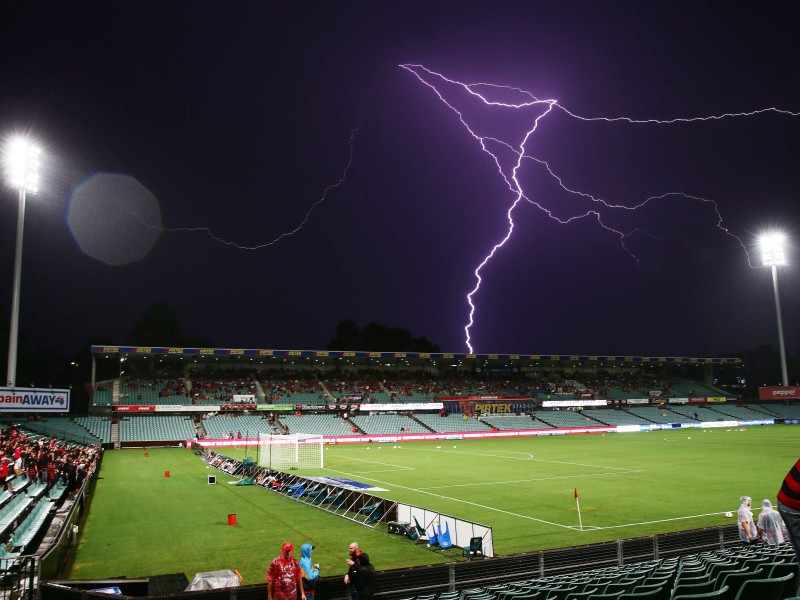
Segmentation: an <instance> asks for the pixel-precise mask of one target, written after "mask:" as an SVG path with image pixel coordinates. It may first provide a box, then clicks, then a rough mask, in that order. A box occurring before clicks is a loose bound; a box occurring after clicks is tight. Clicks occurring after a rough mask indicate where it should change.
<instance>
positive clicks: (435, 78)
mask: <svg viewBox="0 0 800 600" xmlns="http://www.w3.org/2000/svg"><path fill="white" fill-rule="evenodd" d="M399 66H400V67H401V68H402V69H405V70H406V71H408V72H409V73H411V74H412V75H414V76H415V77H416V78H417V79H418V80H419V81H420V82H421V83H422V84H424V85H425V86H427V87H428V88H430V89H431V90H432V91H433V92H434V94H436V96H437V97H438V98H439V100H440V101H441V102H442V103H443V104H444V105H445V106H447V107H448V108H449V109H450V110H451V111H453V112H454V113H455V114H456V115H457V117H458V120H459V121H460V122H461V125H462V126H463V127H464V128H465V129H466V130H467V132H468V133H469V134H470V135H471V136H472V137H473V138H474V139H475V141H477V142H478V144H479V145H480V147H481V150H482V151H483V152H485V153H486V154H487V155H489V157H490V158H491V160H492V161H493V162H494V165H495V167H496V168H497V172H498V174H499V175H500V177H501V178H502V179H503V181H504V182H505V184H506V186H507V187H508V189H509V191H510V192H511V194H512V196H513V202H512V203H511V205H510V207H509V208H508V210H507V211H506V221H507V229H506V233H505V235H504V236H503V237H502V238H501V239H500V240H499V241H498V242H496V243H495V244H494V245H493V246H492V248H491V250H490V251H489V252H488V254H486V256H485V257H484V258H483V260H482V261H481V262H480V263H479V264H478V266H477V267H476V268H475V270H474V271H473V274H474V276H475V285H474V286H473V288H472V289H471V290H469V292H468V293H467V294H466V301H467V305H468V306H469V313H468V319H467V324H466V325H465V326H464V335H465V340H464V341H465V343H466V346H467V349H468V351H469V352H470V353H473V352H474V350H473V347H472V338H471V335H470V332H471V330H472V328H473V326H474V325H475V312H476V310H477V308H476V305H475V296H476V294H477V293H478V291H479V290H480V288H481V283H482V282H483V279H482V277H481V272H482V270H483V269H484V267H486V265H488V264H489V262H491V260H492V259H493V258H494V256H495V255H496V254H497V252H499V251H500V250H501V249H502V248H503V246H505V245H506V243H507V242H508V241H509V240H510V239H511V236H512V235H513V233H514V211H515V209H516V208H517V207H518V206H519V204H520V203H522V202H526V203H528V204H530V205H532V206H534V207H536V208H537V209H539V210H540V211H542V212H544V213H545V214H546V215H547V216H548V217H549V218H550V219H553V220H554V221H557V222H558V223H561V224H569V223H572V222H573V221H577V220H579V219H586V218H589V219H593V220H594V221H595V222H596V223H597V225H598V226H599V227H601V228H602V229H603V230H605V231H607V232H608V233H609V234H611V235H613V236H615V237H617V238H618V240H619V243H620V246H621V248H622V249H623V250H624V251H625V252H626V253H627V254H628V255H629V256H630V257H631V259H632V260H634V261H635V262H636V263H637V264H639V259H638V258H637V257H636V255H635V254H634V252H633V251H632V250H631V249H630V248H628V246H626V244H625V240H626V238H627V237H629V236H630V235H632V234H634V233H645V234H647V232H645V231H643V230H641V229H638V228H636V229H632V230H630V231H627V232H626V231H621V230H619V229H617V228H614V227H612V226H610V225H608V224H607V223H605V222H604V220H603V216H602V214H601V210H624V211H636V210H638V209H640V208H643V207H644V206H646V205H648V204H650V203H651V202H656V201H659V200H666V199H679V198H683V199H686V200H689V201H693V202H700V203H703V204H707V205H709V206H711V207H712V209H713V211H714V213H715V214H716V218H717V221H716V227H717V228H718V229H719V230H721V231H722V232H723V233H724V234H725V235H727V236H730V237H732V238H734V239H735V240H736V241H737V243H738V244H739V245H740V246H741V247H742V249H743V250H744V252H745V255H746V256H747V261H748V264H749V265H750V267H751V268H754V265H753V264H752V262H751V260H750V255H749V253H748V251H747V247H746V246H745V244H744V242H743V241H742V240H741V238H739V237H737V236H736V235H735V234H733V233H732V232H731V231H730V230H729V229H728V228H727V227H725V226H724V224H723V218H722V214H721V212H720V210H719V205H718V204H717V202H716V201H714V200H710V199H708V198H701V197H699V196H694V195H690V194H686V193H684V192H666V193H662V194H659V195H653V196H650V197H648V198H645V199H644V200H642V201H640V202H638V203H637V204H634V205H632V206H628V205H625V204H620V203H612V202H610V201H607V200H604V199H603V198H600V197H596V196H594V195H592V194H589V193H587V192H584V191H579V190H576V189H573V188H572V187H571V186H569V185H567V183H565V181H564V179H563V178H562V177H561V176H559V175H558V174H557V173H556V172H555V171H554V170H553V168H552V167H551V166H550V165H549V164H548V163H547V162H546V161H545V160H543V159H542V158H539V157H536V156H534V155H533V154H531V153H529V152H528V150H527V146H528V142H529V140H530V139H531V138H532V137H533V135H534V134H535V132H536V130H537V128H538V126H539V122H540V121H541V119H543V118H544V117H546V116H548V115H549V114H550V113H551V112H552V111H554V110H560V111H562V112H563V113H564V114H566V115H568V116H569V117H571V118H573V119H576V120H579V121H584V122H592V121H602V122H606V123H620V122H623V123H627V124H632V125H674V124H687V123H698V122H705V121H720V120H723V119H729V118H741V117H754V116H760V115H764V114H767V113H777V114H780V115H784V116H789V117H797V116H800V112H794V111H789V110H783V109H779V108H774V107H770V108H762V109H758V110H752V111H749V112H738V113H723V114H719V115H709V116H698V117H678V118H672V119H634V118H630V117H625V116H621V117H602V116H601V117H587V116H582V115H579V114H576V113H574V112H572V111H570V110H569V109H567V108H566V107H564V106H563V105H562V104H560V103H559V102H558V101H557V100H554V99H540V98H537V97H536V96H535V95H534V94H532V93H531V92H529V91H527V90H524V89H522V88H519V87H513V86H507V85H498V84H493V83H484V82H479V83H463V82H460V81H456V80H454V79H450V78H448V77H445V76H444V75H442V74H441V73H437V72H435V71H432V70H430V69H428V68H427V67H425V66H424V65H418V64H401V65H399ZM451 91H452V93H453V94H461V95H462V96H463V95H464V94H466V97H465V100H466V106H465V107H462V108H461V109H459V108H457V107H456V105H455V104H454V103H453V102H451V101H449V100H448V99H447V97H448V96H449V95H450V94H449V93H448V92H451ZM498 96H499V97H502V98H506V99H505V100H503V101H501V100H499V99H497V97H498ZM507 98H516V100H515V101H508V100H507ZM481 107H497V108H500V109H508V110H513V111H516V112H517V113H520V114H522V115H523V116H524V115H525V114H526V113H533V114H535V115H536V116H535V117H530V120H529V121H528V122H529V123H530V124H529V125H528V126H527V128H525V129H524V133H523V134H522V136H521V138H520V139H519V140H518V141H517V142H516V143H514V142H509V141H505V140H503V139H500V138H499V137H497V136H493V135H485V134H483V133H482V132H480V131H479V130H478V127H477V126H475V125H470V119H469V117H468V116H467V115H466V113H467V111H468V110H480V109H481ZM526 161H529V162H532V163H534V164H535V165H536V166H538V167H540V168H542V169H543V170H544V171H545V172H546V173H547V175H548V176H549V177H550V178H551V179H552V180H553V181H555V182H556V184H557V185H558V186H559V187H560V188H561V189H562V190H563V191H564V192H566V193H567V194H569V195H571V196H573V197H576V198H578V199H582V200H585V201H588V202H589V203H590V204H589V208H587V209H585V210H583V211H582V212H579V213H577V214H574V215H572V216H570V217H567V218H562V217H558V216H557V215H556V214H555V213H554V212H553V210H552V209H550V208H548V207H546V206H544V205H543V204H542V203H540V202H538V201H537V200H535V199H533V198H531V197H530V196H529V195H527V194H526V193H525V190H524V189H523V186H522V184H521V183H520V180H519V176H518V175H519V171H520V169H521V168H522V166H523V164H524V163H525V162H526ZM648 235H649V234H648Z"/></svg>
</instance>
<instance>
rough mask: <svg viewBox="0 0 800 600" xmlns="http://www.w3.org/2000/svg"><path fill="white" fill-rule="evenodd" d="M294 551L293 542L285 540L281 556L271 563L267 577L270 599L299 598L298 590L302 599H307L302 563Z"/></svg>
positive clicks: (292, 599) (293, 599)
mask: <svg viewBox="0 0 800 600" xmlns="http://www.w3.org/2000/svg"><path fill="white" fill-rule="evenodd" d="M293 553H294V546H293V545H292V542H284V543H283V546H282V547H281V554H280V556H278V557H277V558H275V560H273V561H272V562H271V563H270V565H269V569H267V574H266V577H265V579H266V580H267V599H268V600H297V592H298V590H299V591H300V597H301V598H302V600H306V593H305V592H304V591H303V577H302V574H301V571H300V563H298V562H297V559H295V558H294V556H293Z"/></svg>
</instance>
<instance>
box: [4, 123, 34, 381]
mask: <svg viewBox="0 0 800 600" xmlns="http://www.w3.org/2000/svg"><path fill="white" fill-rule="evenodd" d="M39 152H40V151H39V148H37V147H36V146H35V145H33V144H31V143H30V142H29V141H28V140H26V139H24V138H15V139H13V140H11V142H9V144H8V147H7V148H6V156H5V163H6V178H7V179H8V183H9V185H11V186H12V187H14V188H16V189H17V190H19V212H18V214H17V250H16V254H15V255H14V285H13V296H12V300H11V331H10V333H9V336H8V371H7V373H8V375H7V377H6V384H7V385H8V387H14V385H15V383H16V379H17V341H18V337H19V292H20V285H21V284H20V280H21V278H22V236H23V232H24V228H25V194H26V192H30V193H31V194H35V193H36V192H37V191H38V179H39Z"/></svg>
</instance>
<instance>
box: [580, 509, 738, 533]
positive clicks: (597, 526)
mask: <svg viewBox="0 0 800 600" xmlns="http://www.w3.org/2000/svg"><path fill="white" fill-rule="evenodd" d="M724 514H725V512H724V511H722V512H713V513H705V514H702V515H689V516H686V517H672V518H670V519H657V520H655V521H642V522H640V523H624V524H622V525H603V526H600V525H586V524H584V525H583V528H584V529H592V530H601V529H621V528H623V527H637V526H639V525H655V524H656V523H669V522H671V521H685V520H687V519H699V518H701V517H716V516H718V515H724ZM571 528H572V529H576V530H577V529H578V528H577V527H575V526H573V527H571Z"/></svg>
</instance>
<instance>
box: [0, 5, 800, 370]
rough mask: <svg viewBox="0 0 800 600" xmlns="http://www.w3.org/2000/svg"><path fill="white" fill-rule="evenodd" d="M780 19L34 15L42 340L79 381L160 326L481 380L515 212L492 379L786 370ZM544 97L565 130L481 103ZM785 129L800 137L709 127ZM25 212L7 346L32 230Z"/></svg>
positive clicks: (28, 127)
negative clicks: (525, 371)
mask: <svg viewBox="0 0 800 600" xmlns="http://www.w3.org/2000/svg"><path fill="white" fill-rule="evenodd" d="M754 11H755V9H752V7H750V9H748V10H744V8H741V9H735V8H731V5H728V6H726V5H722V4H719V3H698V2H691V3H690V2H686V3H682V2H679V3H641V2H614V3H598V2H543V1H528V2H499V3H498V2H435V3H430V2H426V3H422V2H404V3H383V2H371V3H368V2H330V3H317V2H315V3H312V2H272V1H269V2H246V3H236V4H235V5H228V4H225V3H210V2H204V3H198V2H189V1H185V2H184V1H179V2H168V3H165V2H154V1H149V0H145V1H140V2H86V3H51V4H49V5H48V4H47V3H44V2H11V3H10V5H9V6H6V7H4V8H3V9H2V14H0V56H3V69H2V72H0V90H1V93H0V135H3V136H6V137H7V136H10V135H11V134H13V133H18V132H30V133H31V134H33V135H34V136H36V138H37V139H38V140H40V142H41V144H42V146H43V148H44V158H43V167H42V191H41V192H40V193H39V194H38V195H36V196H35V197H33V198H29V201H28V205H27V212H26V223H25V251H24V259H23V275H22V277H23V287H22V309H21V314H20V331H21V333H22V334H23V336H24V337H25V339H26V340H27V344H28V346H29V347H32V348H36V347H56V348H59V349H61V350H62V351H65V352H66V351H71V350H77V349H78V347H80V346H81V345H83V344H86V343H90V342H92V343H96V342H98V341H99V340H100V339H103V340H107V341H109V342H119V343H121V342H123V341H125V339H126V338H127V336H128V334H129V333H130V331H131V330H132V328H133V326H134V324H135V323H136V322H137V321H138V320H139V319H140V318H141V317H142V315H143V314H144V311H145V310H146V309H147V308H148V307H149V306H151V305H152V304H153V303H155V302H157V301H160V300H163V301H164V302H166V303H167V304H168V305H170V306H171V307H173V308H174V309H175V310H176V312H177V313H178V315H179V316H180V318H181V320H182V323H183V333H184V334H186V335H196V336H202V337H206V338H209V339H211V340H212V341H213V342H214V344H215V345H217V346H221V347H232V348H238V347H258V348H324V347H326V346H327V343H328V341H329V339H330V338H331V337H332V336H333V335H334V327H335V325H336V324H337V323H338V322H340V321H342V320H343V319H347V318H351V319H353V320H355V321H356V322H357V323H358V324H359V325H361V326H363V325H366V324H367V323H369V322H370V321H377V322H379V323H383V324H386V325H389V326H394V327H404V328H406V329H409V330H410V331H411V332H412V333H413V334H414V335H416V336H425V337H427V338H428V339H429V340H431V341H433V342H435V343H437V344H439V345H440V347H441V348H442V350H443V351H453V352H464V351H466V350H467V349H468V348H467V344H466V341H465V333H464V326H465V325H466V324H467V322H468V320H469V312H470V307H469V305H468V303H467V299H466V294H467V293H468V292H469V291H470V290H472V289H473V288H474V286H475V284H476V279H475V275H474V271H475V268H476V267H477V266H478V265H479V264H480V263H481V261H482V260H483V259H484V258H485V257H486V255H487V254H488V253H489V252H490V251H491V249H492V247H493V246H494V244H496V243H497V242H498V241H500V240H502V239H503V238H504V237H505V236H506V234H507V233H508V220H507V214H508V211H509V209H510V208H511V207H512V205H513V204H514V202H515V200H517V198H518V196H519V194H518V193H517V192H516V191H515V189H514V186H515V185H519V186H520V189H521V190H522V191H523V193H524V198H522V199H521V201H520V202H519V203H518V204H517V205H516V206H515V207H514V209H513V212H512V216H513V220H514V231H513V235H512V236H511V237H510V239H508V241H507V242H506V243H505V245H503V247H502V248H500V249H498V250H497V251H496V253H495V255H494V256H493V258H492V260H491V261H489V262H488V263H487V264H486V265H485V266H484V267H483V268H482V269H481V272H480V274H481V277H482V280H483V281H482V284H481V288H480V290H479V291H478V292H477V293H475V294H474V295H473V301H474V303H475V305H476V310H475V312H474V324H473V326H472V327H471V329H470V337H471V344H472V347H473V349H474V350H475V351H476V352H483V353H488V352H504V353H508V352H520V353H532V354H539V353H541V354H551V353H553V354H616V355H621V354H639V355H647V356H651V355H652V356H671V355H681V356H716V355H718V354H720V353H734V354H735V353H739V352H741V351H743V350H745V349H750V348H754V347H756V346H758V345H760V344H772V345H773V346H775V345H776V344H777V332H776V323H775V307H774V303H773V295H772V281H771V276H770V272H769V270H768V269H765V268H763V267H758V268H755V267H756V266H757V265H758V264H759V258H758V253H757V252H756V250H755V242H756V238H757V236H758V234H759V233H761V232H763V231H765V230H767V229H771V228H780V229H783V230H784V231H785V232H786V233H787V235H788V237H789V240H790V243H792V244H793V246H794V250H793V251H790V264H789V266H788V267H786V268H784V269H782V270H781V272H780V284H781V294H782V296H781V297H782V302H783V312H784V327H785V335H786V344H787V348H788V350H789V352H790V354H797V348H798V346H800V306H798V303H797V302H796V300H795V299H796V298H797V297H798V296H800V278H799V277H798V272H797V267H796V264H797V262H796V256H797V255H798V250H797V246H798V244H800V239H798V236H797V228H798V222H799V221H800V209H799V208H798V206H800V204H799V203H798V194H800V115H799V114H798V113H800V82H799V81H798V75H799V74H800V63H799V61H800V59H799V58H798V57H800V43H798V41H797V24H798V22H800V5H798V4H797V3H788V2H782V3H768V4H767V5H766V6H759V7H758V9H757V12H754ZM401 65H407V66H408V67H407V68H403V67H402V66H401ZM410 65H424V67H425V68H427V69H428V70H430V71H431V72H435V73H439V74H441V75H443V76H444V77H446V78H448V79H450V80H451V82H447V81H445V80H443V79H441V78H438V77H436V76H435V75H433V74H432V73H430V72H428V71H424V70H423V69H422V68H421V67H410ZM415 75H417V76H415ZM418 76H419V78H418ZM426 82H427V83H428V84H430V85H434V86H436V88H437V91H438V92H439V93H441V94H442V98H443V99H444V100H446V101H447V102H448V103H450V104H451V106H452V108H451V107H450V106H448V105H447V104H446V103H445V102H443V100H442V99H440V97H439V96H437V93H436V91H434V90H433V89H432V88H431V87H429V86H428V85H426V84H425V83H426ZM454 82H461V83H465V84H477V83H479V82H481V83H484V84H491V85H480V86H473V87H471V88H469V91H472V92H473V93H474V94H481V96H482V97H478V96H477V95H470V94H469V93H468V90H467V88H464V87H462V86H460V85H457V84H456V83H454ZM534 96H535V98H537V99H539V100H548V101H557V104H558V106H555V105H551V104H548V103H539V104H533V105H530V106H525V107H522V108H512V107H510V106H499V105H497V104H492V105H489V104H486V103H485V102H484V99H485V100H489V101H491V102H493V103H499V102H502V103H505V104H520V103H522V102H531V100H532V97H534ZM559 107H560V108H559ZM769 108H775V109H780V110H782V111H787V112H793V113H794V115H797V116H792V115H791V114H786V113H781V112H777V111H768V112H763V113H758V114H753V115H750V116H743V117H728V118H724V119H711V120H694V119H695V118H698V117H708V116H715V115H722V114H728V113H749V112H752V111H758V110H762V109H769ZM454 109H455V110H457V111H459V113H460V116H459V114H457V113H456V112H455V110H454ZM548 109H551V110H549V112H548ZM570 113H572V115H577V116H579V117H582V118H577V117H576V116H571V114H570ZM537 117H541V118H540V119H539V122H538V125H536V130H535V131H534V132H533V133H531V135H530V136H528V138H527V139H525V134H526V133H527V132H529V131H531V129H532V128H533V126H534V123H535V120H536V118H537ZM599 117H606V118H613V117H628V118H630V119H632V120H637V121H639V120H642V121H668V120H672V119H676V118H686V119H689V122H675V123H671V124H667V123H655V122H649V123H631V122H627V121H614V122H608V121H602V120H593V119H595V118H599ZM461 119H463V122H462V120H461ZM585 119H591V120H585ZM465 124H466V125H467V126H469V128H470V129H471V130H472V132H471V131H469V130H468V129H467V127H466V126H465ZM476 135H477V136H482V139H483V142H484V147H482V146H481V143H479V141H478V139H476V137H474V136H476ZM523 140H525V146H524V150H525V156H524V158H523V159H519V155H518V154H517V153H518V152H519V148H520V144H522V142H523ZM490 153H491V154H490ZM495 157H496V160H495ZM517 162H519V163H520V164H519V167H518V168H517V169H515V168H514V167H515V166H516V164H517ZM545 162H546V166H545V164H544V163H545ZM547 167H549V169H550V171H551V172H552V173H553V174H555V175H557V176H558V178H560V181H561V184H562V185H563V186H564V187H566V188H568V189H569V190H574V191H576V192H581V193H582V194H583V195H578V194H574V193H569V192H568V191H567V190H565V189H564V188H563V187H561V185H559V180H557V179H556V178H555V177H554V176H553V175H551V173H550V172H548V169H547ZM511 175H513V176H514V178H515V179H516V181H514V180H512V179H509V177H510V176H511ZM504 177H505V179H504ZM509 184H511V185H509ZM3 189H4V192H3V194H2V198H3V201H2V202H0V207H1V208H0V211H2V212H0V281H3V282H5V283H4V285H3V286H2V294H1V295H0V315H2V323H3V325H2V327H3V328H5V327H6V326H7V325H6V323H7V319H8V314H9V312H10V304H11V280H12V270H13V256H14V243H15V235H16V233H15V232H16V207H17V202H16V193H15V192H14V191H13V190H11V189H10V188H8V187H6V186H4V188H3ZM589 195H591V197H593V198H594V199H602V200H603V201H604V202H605V204H603V203H600V202H598V201H596V200H593V199H592V198H591V197H590V196H589ZM656 196H663V197H662V198H657V199H653V200H650V201H649V202H647V203H645V204H644V205H643V206H641V207H640V208H638V209H637V210H635V211H633V210H629V209H627V208H622V207H634V206H638V205H641V204H642V203H643V202H645V200H646V199H647V198H651V197H656ZM608 205H616V206H617V208H614V207H610V206H608ZM582 215H586V216H583V217H582V218H575V219H574V220H571V221H570V222H568V223H564V221H568V220H570V219H573V218H574V217H580V216H582ZM720 217H721V219H722V220H721V221H720ZM559 221H561V222H559ZM285 234H288V235H285Z"/></svg>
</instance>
